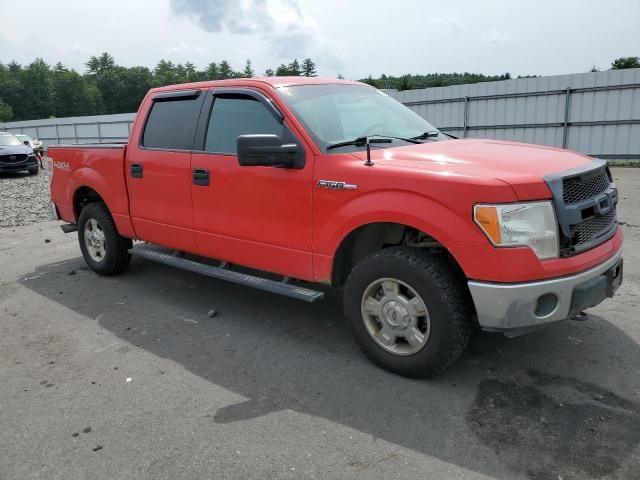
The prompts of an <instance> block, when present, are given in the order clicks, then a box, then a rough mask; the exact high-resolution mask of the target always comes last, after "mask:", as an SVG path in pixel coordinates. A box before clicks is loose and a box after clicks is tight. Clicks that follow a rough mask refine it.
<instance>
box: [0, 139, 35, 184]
mask: <svg viewBox="0 0 640 480" xmlns="http://www.w3.org/2000/svg"><path fill="white" fill-rule="evenodd" d="M39 169H40V167H39V165H38V158H37V157H36V154H35V153H34V150H33V148H32V147H31V145H25V144H24V143H23V141H22V140H20V139H19V138H18V137H16V136H15V135H12V134H10V133H0V173H8V172H21V171H26V172H29V174H30V175H35V174H36V173H38V170H39Z"/></svg>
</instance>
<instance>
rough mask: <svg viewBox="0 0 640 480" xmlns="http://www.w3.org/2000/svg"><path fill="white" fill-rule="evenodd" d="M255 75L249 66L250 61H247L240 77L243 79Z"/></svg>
mask: <svg viewBox="0 0 640 480" xmlns="http://www.w3.org/2000/svg"><path fill="white" fill-rule="evenodd" d="M255 74H256V72H255V71H254V70H253V67H252V65H251V60H247V63H246V64H245V66H244V70H243V71H242V76H243V77H245V78H251V77H253V76H254V75H255Z"/></svg>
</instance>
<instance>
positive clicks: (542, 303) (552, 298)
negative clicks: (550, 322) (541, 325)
mask: <svg viewBox="0 0 640 480" xmlns="http://www.w3.org/2000/svg"><path fill="white" fill-rule="evenodd" d="M557 306H558V296H557V295H556V294H555V293H545V294H544V295H541V296H539V297H538V301H537V303H536V309H535V311H534V312H533V313H534V315H535V316H536V317H546V316H548V315H551V314H552V313H553V311H554V310H555V309H556V307H557Z"/></svg>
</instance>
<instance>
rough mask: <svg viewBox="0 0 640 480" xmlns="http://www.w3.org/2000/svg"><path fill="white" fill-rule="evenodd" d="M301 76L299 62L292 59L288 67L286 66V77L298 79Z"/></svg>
mask: <svg viewBox="0 0 640 480" xmlns="http://www.w3.org/2000/svg"><path fill="white" fill-rule="evenodd" d="M301 74H302V69H301V68H300V62H298V59H297V58H296V59H294V60H293V62H291V63H290V64H289V65H287V75H291V76H293V77H299V76H300V75H301Z"/></svg>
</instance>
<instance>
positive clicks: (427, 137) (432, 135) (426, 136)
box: [411, 130, 440, 140]
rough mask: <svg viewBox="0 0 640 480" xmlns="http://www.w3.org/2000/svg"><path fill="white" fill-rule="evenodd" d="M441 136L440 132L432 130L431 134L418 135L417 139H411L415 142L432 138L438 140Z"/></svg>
mask: <svg viewBox="0 0 640 480" xmlns="http://www.w3.org/2000/svg"><path fill="white" fill-rule="evenodd" d="M438 135H440V132H439V131H437V130H432V131H431V132H424V133H422V134H420V135H416V136H415V137H411V138H412V139H413V140H429V139H431V138H436V137H437V136H438Z"/></svg>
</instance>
